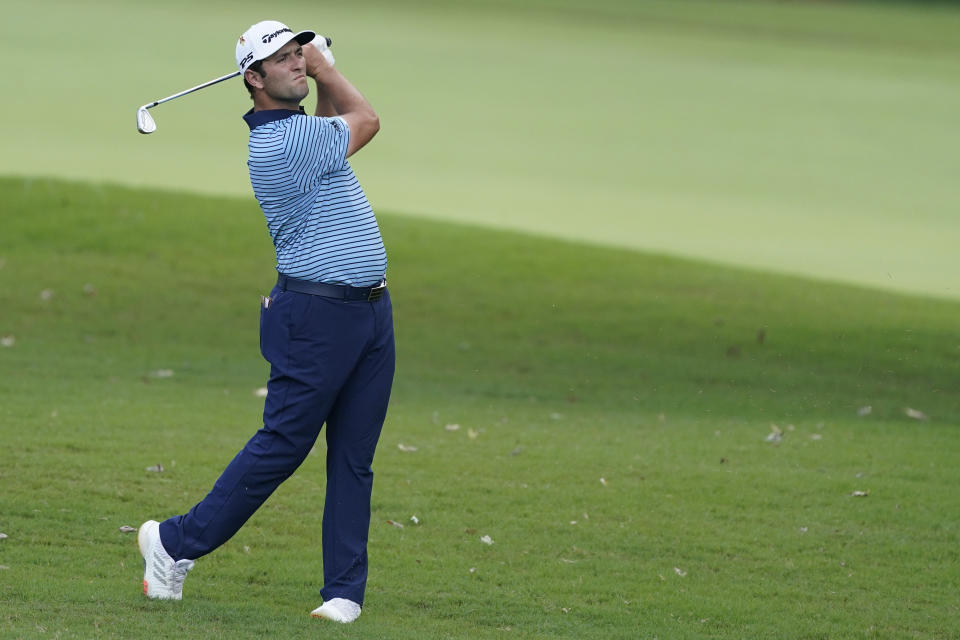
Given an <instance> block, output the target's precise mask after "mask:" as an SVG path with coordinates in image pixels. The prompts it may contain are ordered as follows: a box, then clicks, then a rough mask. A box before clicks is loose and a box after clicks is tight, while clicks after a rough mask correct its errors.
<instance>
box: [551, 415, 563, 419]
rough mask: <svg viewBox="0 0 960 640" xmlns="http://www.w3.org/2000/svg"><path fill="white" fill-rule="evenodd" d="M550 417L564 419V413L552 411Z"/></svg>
mask: <svg viewBox="0 0 960 640" xmlns="http://www.w3.org/2000/svg"><path fill="white" fill-rule="evenodd" d="M550 419H551V420H563V414H562V413H551V414H550Z"/></svg>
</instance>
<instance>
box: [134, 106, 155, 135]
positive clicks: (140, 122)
mask: <svg viewBox="0 0 960 640" xmlns="http://www.w3.org/2000/svg"><path fill="white" fill-rule="evenodd" d="M156 130H157V123H156V122H154V121H153V116H151V115H150V112H149V111H147V107H146V105H144V106H142V107H140V108H139V109H137V131H139V132H140V133H153V132H154V131H156Z"/></svg>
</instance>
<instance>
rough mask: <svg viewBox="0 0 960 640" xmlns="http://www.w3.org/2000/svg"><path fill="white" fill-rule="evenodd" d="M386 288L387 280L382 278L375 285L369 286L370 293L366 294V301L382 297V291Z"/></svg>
mask: <svg viewBox="0 0 960 640" xmlns="http://www.w3.org/2000/svg"><path fill="white" fill-rule="evenodd" d="M386 290H387V281H386V280H384V281H383V282H381V283H380V284H378V285H377V286H375V287H370V294H369V295H368V296H367V302H373V301H374V300H379V299H380V298H381V297H383V292H384V291H386Z"/></svg>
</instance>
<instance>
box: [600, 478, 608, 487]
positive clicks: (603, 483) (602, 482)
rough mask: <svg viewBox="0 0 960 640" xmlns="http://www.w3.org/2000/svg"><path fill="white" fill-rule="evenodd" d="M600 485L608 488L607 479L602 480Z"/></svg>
mask: <svg viewBox="0 0 960 640" xmlns="http://www.w3.org/2000/svg"><path fill="white" fill-rule="evenodd" d="M600 484H602V485H603V486H607V479H606V478H600Z"/></svg>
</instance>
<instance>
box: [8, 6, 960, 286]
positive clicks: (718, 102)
mask: <svg viewBox="0 0 960 640" xmlns="http://www.w3.org/2000/svg"><path fill="white" fill-rule="evenodd" d="M263 11H264V9H263V7H262V5H260V4H258V3H255V2H251V1H249V0H236V1H234V2H229V3H228V2H223V1H222V0H215V1H212V2H204V3H200V4H198V3H194V2H189V3H188V2H184V1H183V0H174V1H171V2H165V3H163V5H162V6H160V5H155V4H150V3H134V4H131V3H126V2H119V1H117V0H100V1H98V2H96V3H75V2H67V1H65V0H37V1H36V2H30V3H16V6H14V7H11V8H10V11H9V12H8V17H7V19H6V20H4V21H3V22H2V23H0V36H2V37H0V54H2V56H3V58H4V59H5V60H8V61H9V63H10V65H11V68H12V69H15V70H16V71H15V73H16V74H17V76H18V86H19V87H21V89H20V90H18V91H16V92H14V93H13V95H11V96H9V97H8V98H7V100H5V102H4V105H3V106H2V107H0V109H3V114H4V118H3V119H2V120H0V134H2V136H3V139H4V141H5V143H6V145H7V148H8V149H10V150H11V151H14V150H15V152H11V153H7V154H4V155H3V156H2V157H0V175H2V174H16V175H26V176H31V175H52V176H59V177H71V178H77V179H82V180H92V181H95V182H107V183H118V182H119V183H124V184H129V185H138V186H155V187H163V188H167V189H174V190H178V191H179V190H189V191H195V192H203V193H208V194H227V195H236V196H242V197H248V195H249V194H248V185H247V183H246V180H245V178H244V175H245V166H244V150H245V143H246V132H245V127H244V124H243V122H242V121H241V120H240V115H241V114H242V113H243V112H244V111H245V110H246V109H247V108H248V106H249V101H248V100H247V98H246V94H245V92H244V91H243V89H242V87H241V86H240V84H239V82H236V83H226V84H224V85H220V86H217V87H215V88H211V89H208V90H205V91H203V92H200V93H197V94H195V95H191V96H190V97H188V98H185V99H183V100H182V101H179V100H178V101H175V102H171V103H169V104H165V105H161V106H160V107H158V108H157V109H155V110H153V115H154V116H155V117H156V119H157V124H158V127H159V129H158V131H157V132H156V133H155V134H152V135H151V136H140V135H138V134H137V133H136V129H135V127H134V114H135V111H136V108H137V107H138V106H140V105H142V104H144V103H147V102H148V101H151V100H154V99H157V98H160V97H163V96H167V95H170V94H173V93H176V92H178V91H180V90H182V89H186V88H188V87H191V86H194V85H196V84H199V83H201V82H204V81H206V80H209V79H212V78H215V77H218V76H220V75H223V74H225V73H227V72H229V71H231V70H233V68H234V65H233V58H232V53H233V46H234V45H233V42H234V39H235V38H236V36H237V34H238V33H239V32H240V31H241V30H242V29H244V28H246V26H247V25H249V24H250V23H252V22H254V21H256V20H260V19H262V18H263V17H264V16H263ZM281 12H282V14H283V15H282V16H278V17H281V18H282V19H283V20H285V21H286V22H287V23H289V24H291V25H303V26H304V27H306V26H310V27H315V28H317V29H319V30H320V31H322V32H327V33H329V34H330V35H331V36H333V37H334V41H335V44H334V51H336V55H337V60H338V65H339V66H340V68H342V69H343V70H344V71H345V72H346V73H347V75H348V76H349V77H351V78H354V79H355V80H356V82H357V84H358V86H360V87H361V88H362V89H363V91H364V92H365V93H366V94H367V96H368V97H369V98H370V100H371V102H372V103H373V104H374V105H375V106H376V108H377V110H378V111H379V112H380V114H381V119H382V123H383V130H382V132H381V134H380V135H379V137H378V140H377V147H376V152H374V153H369V154H362V155H361V156H360V157H358V158H357V160H356V162H355V164H356V166H357V168H358V172H359V175H360V176H361V179H362V180H363V183H364V185H365V186H366V189H367V191H368V194H369V195H370V197H371V200H372V202H373V204H374V207H375V208H378V209H383V210H388V211H394V212H398V213H402V214H405V215H411V216H420V217H430V218H433V219H442V220H455V221H463V222H470V223H473V224H482V225H484V226H490V227H498V228H509V229H514V230H522V231H528V232H534V233H537V234H545V235H550V236H555V237H562V238H567V239H575V240H578V241H587V242H590V243H594V244H604V245H614V246H619V247H624V248H630V249H643V250H647V251H653V252H657V253H665V254H674V255H683V256H690V257H696V258H700V259H706V260H710V261H717V262H722V263H725V264H736V265H745V266H749V267H754V268H759V269H762V270H771V271H776V272H785V273H796V274H804V275H810V276H815V277H817V278H820V279H825V280H835V281H844V282H855V283H861V284H867V285H870V286H873V287H881V288H884V289H894V290H898V291H903V292H912V293H922V294H926V295H932V296H937V297H945V298H953V299H956V298H957V297H958V296H960V289H958V287H957V278H956V274H957V273H958V271H960V261H958V259H957V257H956V256H957V251H956V247H957V246H960V225H958V223H957V212H958V211H960V196H958V191H957V189H956V188H955V182H956V176H957V174H958V173H960V164H958V160H957V154H956V149H957V148H960V127H958V126H957V115H956V114H957V113H960V86H958V84H957V82H956V78H957V77H958V76H960V38H957V33H960V10H958V9H957V8H956V7H955V6H950V5H947V4H941V3H912V4H911V3H894V2H888V3H855V2H829V3H822V2H756V1H740V2H733V1H712V0H711V1H704V0H700V1H693V0H691V1H685V2H670V1H666V0H659V1H657V0H640V1H632V0H601V1H599V2H589V3H588V2H584V1H582V0H580V1H575V0H556V1H550V2H547V1H539V0H523V1H522V2H510V3H507V2H501V1H494V0H479V1H474V2H458V3H445V2H422V1H421V2H416V1H410V0H407V1H400V2H389V3H387V2H372V1H369V0H360V1H355V2H349V3H328V4H325V5H324V6H323V7H322V9H321V8H319V7H318V6H317V5H316V3H314V2H305V1H303V0H297V1H293V2H289V3H286V4H285V5H284V7H283V9H282V11H281ZM184 15H189V20H186V21H185V20H183V19H182V16H184ZM106 24H109V25H111V27H112V28H111V30H110V32H109V34H105V33H104V31H103V29H102V25H106ZM38 33H44V34H48V37H49V39H50V41H49V42H46V43H44V45H43V46H39V42H38V41H37V40H36V34H38ZM51 91H54V92H56V93H57V94H61V93H62V94H63V96H64V99H53V98H50V97H48V96H49V94H50V92H51Z"/></svg>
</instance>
